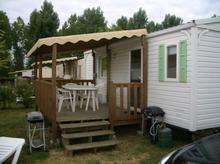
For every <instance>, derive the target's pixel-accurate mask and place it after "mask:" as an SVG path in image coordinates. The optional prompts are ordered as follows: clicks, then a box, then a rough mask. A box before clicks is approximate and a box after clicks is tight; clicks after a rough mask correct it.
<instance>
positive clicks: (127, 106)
mask: <svg viewBox="0 0 220 164" xmlns="http://www.w3.org/2000/svg"><path fill="white" fill-rule="evenodd" d="M142 104H143V83H112V82H111V85H110V101H109V119H110V122H111V124H112V125H113V126H114V125H121V124H129V123H133V122H137V121H138V111H140V106H141V105H142Z"/></svg>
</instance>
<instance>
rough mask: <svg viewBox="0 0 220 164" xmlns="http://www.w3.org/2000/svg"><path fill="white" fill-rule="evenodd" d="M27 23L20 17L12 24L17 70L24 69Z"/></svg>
mask: <svg viewBox="0 0 220 164" xmlns="http://www.w3.org/2000/svg"><path fill="white" fill-rule="evenodd" d="M25 28H26V26H25V23H24V21H23V20H22V18H21V17H18V18H17V20H16V21H14V23H13V24H12V45H13V55H14V66H15V69H16V70H19V69H23V67H24V56H25V53H26V49H25V44H26V43H25V41H26V38H25Z"/></svg>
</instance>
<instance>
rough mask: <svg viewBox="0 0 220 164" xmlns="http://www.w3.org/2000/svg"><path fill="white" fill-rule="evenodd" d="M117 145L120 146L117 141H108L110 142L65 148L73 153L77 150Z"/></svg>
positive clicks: (67, 146)
mask: <svg viewBox="0 0 220 164" xmlns="http://www.w3.org/2000/svg"><path fill="white" fill-rule="evenodd" d="M117 144H118V141H117V140H108V141H99V142H92V143H83V144H75V145H66V146H65V148H66V149H67V150H69V151H71V150H72V151H75V150H84V149H91V148H101V147H108V146H115V145H117Z"/></svg>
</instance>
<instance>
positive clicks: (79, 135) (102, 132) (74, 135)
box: [62, 130, 114, 139]
mask: <svg viewBox="0 0 220 164" xmlns="http://www.w3.org/2000/svg"><path fill="white" fill-rule="evenodd" d="M112 134H114V131H112V130H98V131H91V132H80V133H69V134H62V137H63V138H65V139H72V138H82V137H93V136H103V135H112Z"/></svg>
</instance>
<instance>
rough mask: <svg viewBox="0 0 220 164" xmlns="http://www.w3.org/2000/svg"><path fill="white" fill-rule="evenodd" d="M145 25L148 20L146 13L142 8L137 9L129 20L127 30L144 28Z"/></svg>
mask: <svg viewBox="0 0 220 164" xmlns="http://www.w3.org/2000/svg"><path fill="white" fill-rule="evenodd" d="M147 23H148V18H147V14H146V11H145V10H144V9H142V8H139V10H138V11H137V12H135V13H134V15H133V17H132V18H130V19H129V23H128V27H129V29H141V28H146V25H147Z"/></svg>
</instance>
